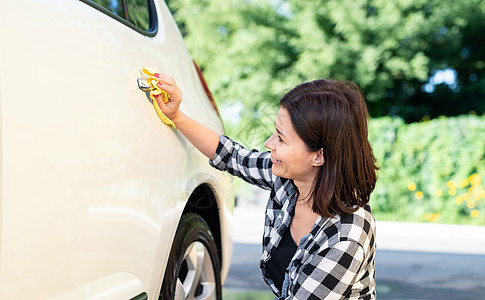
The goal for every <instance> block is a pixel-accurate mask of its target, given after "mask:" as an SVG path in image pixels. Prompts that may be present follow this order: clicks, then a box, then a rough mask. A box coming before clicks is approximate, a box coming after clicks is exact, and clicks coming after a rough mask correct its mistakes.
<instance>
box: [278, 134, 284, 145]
mask: <svg viewBox="0 0 485 300" xmlns="http://www.w3.org/2000/svg"><path fill="white" fill-rule="evenodd" d="M278 142H280V143H282V142H283V139H282V138H281V136H279V135H278Z"/></svg>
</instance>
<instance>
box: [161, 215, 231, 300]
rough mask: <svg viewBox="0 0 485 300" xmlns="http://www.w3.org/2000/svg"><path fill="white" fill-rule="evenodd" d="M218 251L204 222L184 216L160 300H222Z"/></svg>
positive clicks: (190, 216) (196, 216)
mask: <svg viewBox="0 0 485 300" xmlns="http://www.w3.org/2000/svg"><path fill="white" fill-rule="evenodd" d="M220 270H221V267H220V262H219V256H218V249H217V246H216V243H215V240H214V237H213V236H212V233H211V231H210V229H209V226H208V225H207V223H206V222H205V221H204V219H203V218H202V217H201V216H199V215H197V214H194V213H188V214H185V215H184V216H182V219H181V220H180V223H179V226H178V228H177V233H176V234H175V239H174V242H173V246H172V250H171V252H170V256H169V259H168V263H167V268H166V270H165V276H164V278H163V283H162V290H161V291H160V297H159V299H160V300H172V299H173V300H178V299H196V300H199V299H207V300H221V299H222V292H221V276H220Z"/></svg>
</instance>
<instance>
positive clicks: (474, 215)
mask: <svg viewBox="0 0 485 300" xmlns="http://www.w3.org/2000/svg"><path fill="white" fill-rule="evenodd" d="M479 214H480V212H479V211H478V210H476V209H474V210H472V211H471V212H470V215H471V216H472V218H477V217H478V215H479Z"/></svg>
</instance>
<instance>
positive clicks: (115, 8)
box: [91, 0, 126, 18]
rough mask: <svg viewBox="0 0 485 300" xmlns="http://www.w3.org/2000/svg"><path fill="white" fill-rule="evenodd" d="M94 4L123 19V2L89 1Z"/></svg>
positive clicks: (119, 0)
mask: <svg viewBox="0 0 485 300" xmlns="http://www.w3.org/2000/svg"><path fill="white" fill-rule="evenodd" d="M91 1H93V2H94V3H96V4H98V5H101V6H102V7H104V8H106V9H107V10H109V11H110V12H112V13H114V14H115V15H117V16H120V17H122V18H125V17H126V16H125V10H124V8H123V1H122V0H91Z"/></svg>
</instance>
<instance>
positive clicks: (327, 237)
mask: <svg viewBox="0 0 485 300" xmlns="http://www.w3.org/2000/svg"><path fill="white" fill-rule="evenodd" d="M210 164H211V165H212V166H214V167H215V168H217V169H219V170H223V171H227V172H229V173H231V174H232V175H235V176H238V177H240V178H242V179H244V180H245V181H247V182H249V183H251V184H255V185H257V186H259V187H261V188H264V189H270V190H271V194H270V199H269V200H268V204H267V206H266V218H265V225H264V235H263V255H262V257H261V262H260V267H261V271H262V273H263V278H264V279H265V281H266V282H267V283H268V284H269V286H270V287H271V289H272V290H273V292H274V293H275V294H276V295H277V298H276V299H301V300H303V299H375V297H376V291H375V279H374V256H375V250H376V245H375V230H376V224H375V220H374V217H373V216H372V213H371V211H370V207H369V206H366V207H365V208H359V209H358V210H357V211H356V212H355V213H353V214H351V215H342V216H339V215H336V216H335V217H334V218H322V217H319V218H318V219H317V221H316V223H315V225H314V226H313V228H312V230H311V232H310V234H309V235H308V236H306V237H304V238H302V240H301V241H300V245H299V246H298V249H297V251H296V253H295V255H294V256H293V259H292V260H291V262H290V265H289V266H288V269H287V271H286V272H287V277H288V279H289V280H288V281H287V282H286V283H287V289H286V290H284V291H279V290H278V289H277V288H276V287H275V285H274V283H273V281H272V280H271V278H269V276H268V272H267V271H266V268H265V264H266V262H267V261H268V260H269V259H270V258H271V256H272V255H273V253H274V251H275V250H276V248H277V247H278V245H279V243H280V241H281V238H282V236H283V234H284V233H285V231H286V230H288V228H289V226H290V222H291V217H292V216H293V214H294V209H295V204H296V188H295V186H294V184H293V182H292V181H291V180H288V179H285V178H281V177H278V176H275V175H274V174H273V173H272V171H271V167H272V163H271V158H270V153H269V152H258V151H256V150H247V149H245V148H244V147H242V146H241V145H239V144H238V143H235V142H233V141H232V140H231V139H229V138H228V137H225V136H221V137H220V141H219V145H218V147H217V151H216V154H215V155H214V157H213V159H212V160H210ZM284 286H286V285H285V284H284Z"/></svg>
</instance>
